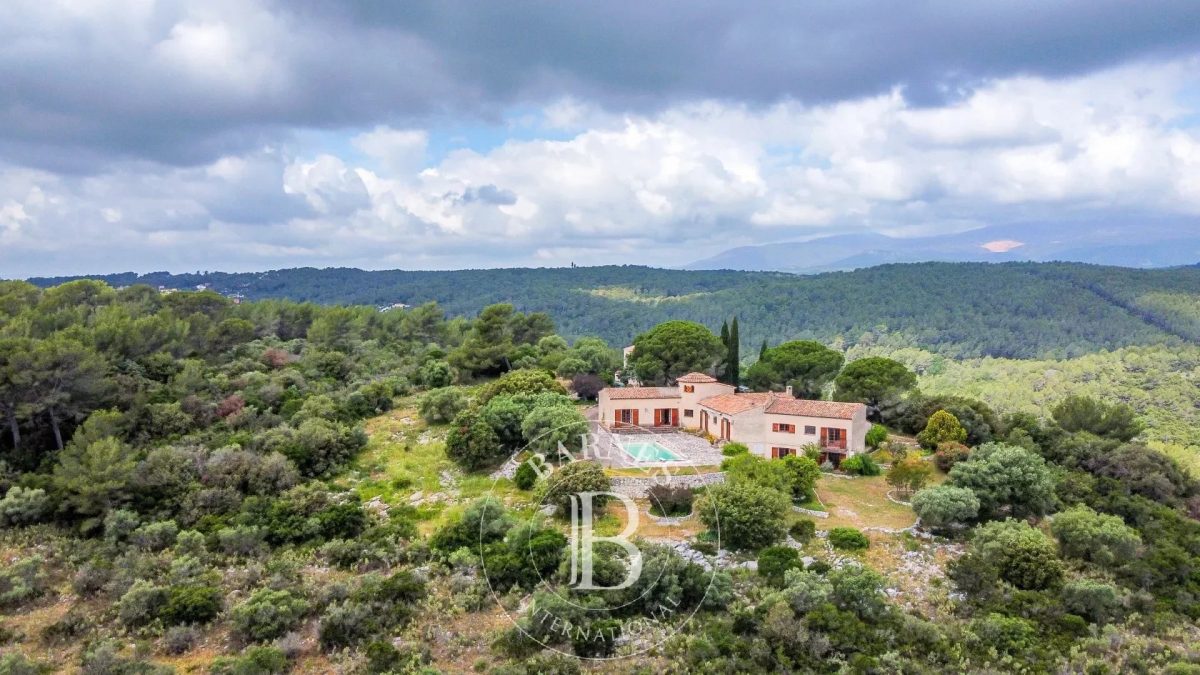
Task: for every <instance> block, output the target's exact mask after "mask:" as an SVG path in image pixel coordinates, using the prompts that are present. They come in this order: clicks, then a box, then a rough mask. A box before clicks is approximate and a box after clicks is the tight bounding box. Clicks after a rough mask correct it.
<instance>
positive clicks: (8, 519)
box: [0, 485, 50, 527]
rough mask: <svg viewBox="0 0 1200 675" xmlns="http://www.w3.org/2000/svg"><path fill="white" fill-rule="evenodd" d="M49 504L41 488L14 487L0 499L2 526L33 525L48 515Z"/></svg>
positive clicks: (0, 520)
mask: <svg viewBox="0 0 1200 675" xmlns="http://www.w3.org/2000/svg"><path fill="white" fill-rule="evenodd" d="M49 502H50V500H49V498H48V497H47V496H46V491H45V490H43V489H41V488H31V489H26V488H23V487H21V486H19V485H17V486H14V487H13V488H11V489H9V491H8V492H7V493H6V494H5V495H4V498H3V499H0V526H3V527H14V526H17V525H32V524H33V523H36V522H38V521H40V520H41V519H42V518H43V517H44V516H45V515H46V509H47V508H48V506H49Z"/></svg>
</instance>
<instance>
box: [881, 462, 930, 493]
mask: <svg viewBox="0 0 1200 675" xmlns="http://www.w3.org/2000/svg"><path fill="white" fill-rule="evenodd" d="M932 475H933V467H932V466H930V465H929V462H926V461H925V460H924V459H921V458H920V457H917V456H915V455H914V456H912V457H905V458H904V459H902V460H900V461H897V462H895V463H893V464H892V468H890V469H888V472H887V482H888V485H891V486H892V487H894V488H896V490H898V491H899V492H900V493H901V494H902V495H905V496H907V495H911V494H912V493H914V492H916V491H917V490H920V489H921V488H923V487H925V484H926V483H928V482H929V478H930V477H931V476H932Z"/></svg>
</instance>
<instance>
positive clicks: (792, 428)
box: [771, 422, 796, 434]
mask: <svg viewBox="0 0 1200 675" xmlns="http://www.w3.org/2000/svg"><path fill="white" fill-rule="evenodd" d="M771 431H778V432H780V433H784V434H794V433H796V425H795V424H782V423H778V422H777V423H774V424H772V425H771Z"/></svg>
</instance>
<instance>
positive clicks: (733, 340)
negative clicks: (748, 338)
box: [725, 316, 742, 387]
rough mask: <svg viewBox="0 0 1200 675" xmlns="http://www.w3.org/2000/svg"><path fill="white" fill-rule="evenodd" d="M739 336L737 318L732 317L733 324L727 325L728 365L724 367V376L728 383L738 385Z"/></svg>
mask: <svg viewBox="0 0 1200 675" xmlns="http://www.w3.org/2000/svg"><path fill="white" fill-rule="evenodd" d="M740 342H741V338H740V337H739V336H738V320H737V317H736V316H735V317H733V324H732V325H731V326H730V327H729V365H728V366H727V367H726V371H725V372H726V376H727V377H728V378H729V384H732V385H733V386H735V387H736V386H738V383H739V381H740V380H741V378H742V354H741V351H742V350H741V345H740Z"/></svg>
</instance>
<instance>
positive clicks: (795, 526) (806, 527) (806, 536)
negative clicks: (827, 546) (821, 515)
mask: <svg viewBox="0 0 1200 675" xmlns="http://www.w3.org/2000/svg"><path fill="white" fill-rule="evenodd" d="M790 532H791V535H792V539H795V540H796V541H798V542H800V543H804V542H807V541H809V540H810V539H812V538H813V536H814V535H816V533H817V523H816V521H814V520H811V519H809V518H801V519H799V520H797V521H796V522H794V523H792V528H791V530H790Z"/></svg>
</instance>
